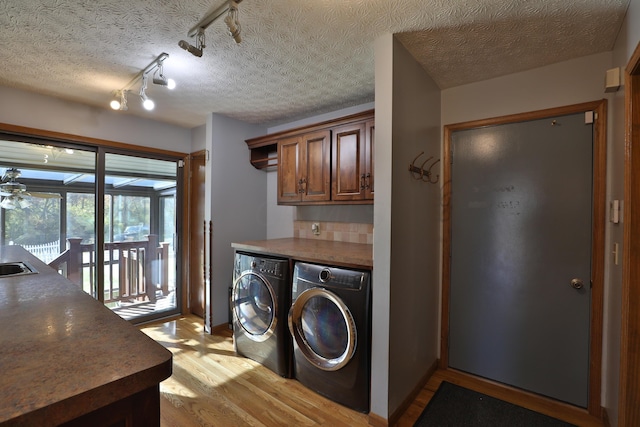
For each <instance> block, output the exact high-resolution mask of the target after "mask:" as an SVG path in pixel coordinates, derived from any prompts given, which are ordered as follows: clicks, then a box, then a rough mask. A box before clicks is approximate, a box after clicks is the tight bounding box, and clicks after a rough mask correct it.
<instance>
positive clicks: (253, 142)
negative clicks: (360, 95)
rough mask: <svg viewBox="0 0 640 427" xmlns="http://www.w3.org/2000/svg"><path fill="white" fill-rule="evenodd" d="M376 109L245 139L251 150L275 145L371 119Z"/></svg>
mask: <svg viewBox="0 0 640 427" xmlns="http://www.w3.org/2000/svg"><path fill="white" fill-rule="evenodd" d="M374 112H375V110H367V111H363V112H361V113H357V114H351V115H349V116H345V117H341V118H338V119H334V120H327V121H324V122H320V123H315V124H312V125H309V126H300V127H297V128H293V129H288V130H284V131H280V132H275V133H270V134H269V135H264V136H259V137H256V138H251V139H247V140H245V142H246V143H247V146H248V147H249V149H250V150H252V149H254V148H258V147H264V146H267V145H274V144H277V143H278V140H280V139H282V138H288V137H292V136H298V135H302V134H307V133H312V132H317V131H320V130H324V129H328V128H332V127H336V126H342V125H347V124H350V123H353V122H358V121H365V120H371V119H373V117H374Z"/></svg>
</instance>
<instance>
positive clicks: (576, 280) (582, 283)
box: [571, 279, 584, 289]
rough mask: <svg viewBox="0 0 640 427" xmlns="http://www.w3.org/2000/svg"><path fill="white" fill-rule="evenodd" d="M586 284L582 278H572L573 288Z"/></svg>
mask: <svg viewBox="0 0 640 427" xmlns="http://www.w3.org/2000/svg"><path fill="white" fill-rule="evenodd" d="M583 286H584V282H583V281H582V280H580V279H572V280H571V287H572V288H573V289H582V287H583Z"/></svg>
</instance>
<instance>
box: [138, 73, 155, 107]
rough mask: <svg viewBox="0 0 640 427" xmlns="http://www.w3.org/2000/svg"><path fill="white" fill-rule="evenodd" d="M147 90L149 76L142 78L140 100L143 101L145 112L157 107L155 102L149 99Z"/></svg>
mask: <svg viewBox="0 0 640 427" xmlns="http://www.w3.org/2000/svg"><path fill="white" fill-rule="evenodd" d="M146 90H147V75H146V74H144V75H143V76H142V86H141V87H140V99H142V106H143V107H144V109H145V110H147V111H151V110H153V109H154V108H155V107H156V104H155V102H153V100H151V99H149V97H148V96H147V93H146Z"/></svg>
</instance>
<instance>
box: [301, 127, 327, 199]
mask: <svg viewBox="0 0 640 427" xmlns="http://www.w3.org/2000/svg"><path fill="white" fill-rule="evenodd" d="M302 146H303V150H302V158H303V161H302V162H301V170H302V171H303V173H302V176H301V177H300V179H301V181H300V179H299V181H300V183H301V193H302V201H305V202H325V201H329V200H331V169H330V168H331V138H330V133H329V131H328V130H323V131H319V132H314V133H310V134H307V135H303V136H302Z"/></svg>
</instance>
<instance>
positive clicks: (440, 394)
mask: <svg viewBox="0 0 640 427" xmlns="http://www.w3.org/2000/svg"><path fill="white" fill-rule="evenodd" d="M467 426H468V427H569V426H573V427H575V426H574V425H573V424H568V423H565V422H564V421H560V420H558V419H556V418H552V417H549V416H547V415H544V414H540V413H538V412H534V411H531V410H529V409H526V408H523V407H521V406H517V405H514V404H511V403H509V402H505V401H503V400H500V399H496V398H493V397H490V396H487V395H485V394H482V393H478V392H475V391H473V390H469V389H466V388H464V387H460V386H457V385H455V384H451V383H449V382H446V381H443V382H442V384H440V387H439V388H438V390H437V391H436V393H435V394H434V395H433V397H432V398H431V400H430V401H429V404H428V405H427V407H426V408H425V409H424V411H422V414H420V417H419V418H418V420H417V421H416V423H415V424H414V427H467Z"/></svg>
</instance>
